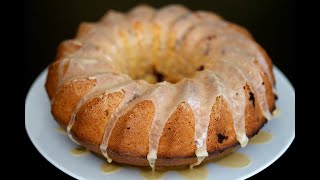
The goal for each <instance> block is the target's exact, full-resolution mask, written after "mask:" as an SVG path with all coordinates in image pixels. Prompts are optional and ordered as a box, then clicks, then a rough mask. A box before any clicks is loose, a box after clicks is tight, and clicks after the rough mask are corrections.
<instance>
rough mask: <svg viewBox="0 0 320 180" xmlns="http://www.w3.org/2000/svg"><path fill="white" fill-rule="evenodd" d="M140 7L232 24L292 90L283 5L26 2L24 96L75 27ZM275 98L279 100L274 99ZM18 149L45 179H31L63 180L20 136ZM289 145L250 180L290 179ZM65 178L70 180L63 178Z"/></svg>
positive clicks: (250, 1) (264, 1) (290, 31)
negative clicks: (184, 11) (198, 13)
mask: <svg viewBox="0 0 320 180" xmlns="http://www.w3.org/2000/svg"><path fill="white" fill-rule="evenodd" d="M141 3H146V4H149V5H152V6H154V7H161V6H164V5H167V4H172V3H179V4H184V5H185V6H187V7H188V8H190V9H193V10H197V9H198V10H209V11H214V12H216V13H218V14H220V15H221V16H222V17H224V18H225V19H227V20H229V21H232V22H235V23H238V24H240V25H242V26H244V27H246V28H248V29H249V31H250V32H251V33H252V34H253V36H254V38H255V39H256V41H257V42H258V43H260V44H261V45H262V46H263V47H264V48H265V49H266V51H267V52H268V54H269V55H270V57H271V59H272V60H273V62H274V64H275V65H276V66H277V67H279V68H280V69H281V71H282V72H283V73H284V74H285V75H286V76H287V77H288V79H289V80H290V81H291V83H292V84H293V85H294V86H295V83H296V82H295V78H294V71H295V69H294V63H295V52H294V48H295V36H294V8H295V7H294V4H293V3H292V1H287V0H282V1H278V0H259V1H257V0H242V1H240V0H234V1H231V0H224V1H222V0H216V1H214V0H211V1H208V2H206V1H200V0H198V1H181V2H179V1H167V0H162V1H159V2H156V1H132V0H131V1H129V0H127V1H124V0H116V1H106V0H100V1H81V0H65V1H61V0H56V1H35V0H33V1H28V2H26V3H25V11H24V18H25V19H24V22H25V28H24V37H25V43H26V44H25V51H24V52H25V63H24V65H25V66H24V67H25V70H24V78H25V86H24V92H25V94H26V93H27V91H28V89H29V87H30V86H31V84H32V82H33V81H34V80H35V78H36V77H37V76H38V75H39V73H40V72H41V71H42V70H43V69H45V68H46V67H47V66H48V65H49V64H50V62H51V61H52V60H53V58H54V57H55V53H56V48H57V46H58V44H59V43H60V42H61V41H62V40H65V39H71V38H73V37H74V35H75V32H76V30H77V27H78V25H79V24H80V22H83V21H97V20H98V19H99V18H100V17H101V16H102V15H104V14H105V12H106V11H107V10H108V9H116V10H120V11H127V10H129V9H130V8H132V7H133V6H135V5H137V4H141ZM280 98H281V97H280ZM23 142H24V145H25V147H26V150H27V151H28V156H27V158H28V160H27V161H32V162H34V164H35V167H34V168H35V169H37V171H40V172H46V173H40V174H36V173H31V172H30V174H27V175H31V176H32V177H42V178H46V177H56V178H57V177H59V178H68V177H69V176H68V175H66V174H64V173H63V172H61V171H60V170H58V169H57V168H55V167H54V166H53V165H51V164H50V163H49V162H48V161H46V160H45V159H44V158H43V157H42V156H41V155H40V154H39V153H38V152H37V151H36V149H35V148H34V146H33V145H32V144H31V141H30V140H29V139H28V137H27V135H26V133H25V136H24V141H23ZM295 149H296V148H295V143H293V144H292V145H291V146H290V148H289V149H288V150H287V152H286V153H285V154H284V155H283V156H282V157H281V158H280V159H278V160H277V161H276V162H275V163H273V164H272V165H271V166H270V167H268V168H267V169H266V170H264V171H262V172H261V173H259V174H257V175H256V176H254V177H253V179H255V178H259V179H261V178H275V177H278V176H279V175H283V176H285V175H286V174H290V173H292V172H290V167H293V165H294V155H293V153H294V152H295ZM69 178H70V177H69Z"/></svg>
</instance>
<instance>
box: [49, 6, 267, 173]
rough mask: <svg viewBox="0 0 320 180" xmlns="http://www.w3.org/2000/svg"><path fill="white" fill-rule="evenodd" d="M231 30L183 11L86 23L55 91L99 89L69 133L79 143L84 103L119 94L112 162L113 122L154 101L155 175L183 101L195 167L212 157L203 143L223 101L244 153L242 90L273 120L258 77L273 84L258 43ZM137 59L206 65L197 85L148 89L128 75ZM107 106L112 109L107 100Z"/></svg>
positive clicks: (145, 11) (151, 155)
mask: <svg viewBox="0 0 320 180" xmlns="http://www.w3.org/2000/svg"><path fill="white" fill-rule="evenodd" d="M228 25H229V24H228V23H227V22H225V21H222V19H221V18H220V17H219V16H217V15H214V14H212V13H208V12H204V11H198V12H195V13H192V12H190V11H189V10H187V9H186V8H184V7H182V6H179V5H172V6H168V7H164V8H162V9H160V10H159V11H155V10H154V9H153V8H151V7H148V6H138V7H136V8H134V9H132V10H131V11H130V12H129V13H128V15H124V14H122V13H119V12H116V11H109V12H108V13H107V15H106V16H104V17H103V18H102V19H101V21H100V23H86V24H83V25H82V26H81V31H79V33H78V36H77V38H78V39H77V42H79V44H78V45H79V46H81V47H80V49H79V50H77V51H76V52H74V53H71V54H68V55H66V56H65V57H64V58H63V59H62V60H61V61H60V64H59V70H58V73H59V77H58V79H59V82H58V88H59V87H60V86H61V85H62V84H64V83H66V82H70V81H72V80H74V81H77V80H85V79H88V80H92V81H95V86H94V87H93V88H92V89H91V90H90V91H89V92H88V93H87V94H85V95H84V96H83V97H82V98H81V100H80V101H79V102H78V103H77V105H76V107H75V108H74V111H73V114H72V117H71V120H70V122H69V124H68V127H67V132H68V135H69V137H70V138H71V139H72V140H74V138H73V137H72V134H71V129H72V126H73V124H74V123H75V121H76V115H77V112H78V111H79V110H80V108H81V107H82V106H83V105H84V104H85V103H86V102H87V101H89V100H90V99H92V98H94V97H97V96H98V95H101V94H110V93H114V92H120V93H122V94H123V95H124V98H123V99H122V101H121V102H120V104H119V106H118V107H116V109H115V110H114V112H112V113H111V117H110V118H109V120H108V122H107V124H106V127H105V131H104V135H103V139H102V141H101V145H100V150H101V152H102V154H103V155H104V156H105V157H106V158H107V159H108V162H111V161H112V159H111V158H110V157H109V156H108V153H107V152H108V142H109V139H110V136H111V134H112V130H113V128H114V127H115V125H116V123H117V122H118V120H119V119H120V117H122V116H123V115H124V114H126V113H127V112H128V111H130V110H131V109H132V108H133V107H134V106H136V105H137V104H138V103H141V102H142V101H145V100H150V101H151V102H152V103H153V105H154V107H155V114H154V117H153V121H152V125H151V128H150V130H149V152H148V155H147V159H148V161H149V164H150V166H151V167H152V169H153V170H154V168H155V163H156V160H157V153H158V146H159V141H160V138H161V135H162V132H163V129H164V127H165V125H166V122H167V121H168V119H169V118H170V116H171V115H172V113H173V112H174V111H175V110H176V109H177V107H178V106H179V105H180V104H181V103H183V102H186V103H188V105H189V106H190V108H191V109H192V112H193V114H194V120H195V132H194V141H195V144H196V148H197V149H196V151H195V155H196V157H197V159H198V160H197V162H196V163H195V164H192V165H191V167H193V166H195V165H199V164H200V163H201V162H202V161H203V160H204V159H205V158H206V157H207V156H208V151H207V145H206V140H207V132H208V126H209V123H210V118H211V117H210V115H211V110H212V105H213V104H214V103H215V101H216V99H217V98H218V97H221V98H223V99H224V100H225V101H226V103H227V105H228V108H229V109H230V111H231V114H232V117H233V122H234V130H235V134H236V138H237V140H238V142H239V143H240V144H241V146H242V147H244V146H246V144H247V142H248V138H247V136H246V132H245V106H246V104H245V102H246V100H245V90H244V86H245V85H246V84H248V85H249V86H250V89H251V90H252V91H253V92H254V95H256V97H257V100H258V101H257V102H258V104H259V107H260V108H261V110H262V112H263V115H264V116H265V117H266V118H267V119H270V117H271V113H270V111H269V107H268V102H267V99H266V89H265V86H264V85H263V84H262V83H263V79H262V76H261V71H262V70H263V71H265V72H266V73H267V75H268V78H269V80H270V82H271V83H272V78H271V77H272V72H271V71H270V69H269V67H268V64H267V62H266V60H265V59H264V57H263V55H262V54H261V53H260V51H258V47H257V45H256V44H255V42H253V41H252V40H250V39H248V38H246V37H244V36H243V35H242V34H241V33H239V32H236V31H234V30H230V29H228ZM155 29H157V30H159V31H157V30H155ZM208 37H210V38H208ZM132 47H136V49H135V48H132ZM150 47H152V52H150ZM197 47H200V48H197ZM203 48H208V53H206V54H204V53H203V51H202V50H203ZM137 58H138V59H139V58H141V59H144V60H145V61H147V62H146V64H147V65H148V63H149V64H150V63H156V62H155V61H154V59H159V58H167V59H168V60H175V61H177V62H180V63H181V64H183V63H184V64H187V63H189V62H191V61H198V58H202V59H207V62H206V64H205V70H203V71H200V72H196V73H195V76H194V78H193V79H186V78H184V79H182V80H180V81H179V82H178V83H176V84H171V83H169V82H161V83H157V84H155V85H151V84H148V83H146V82H145V81H142V80H132V79H131V78H130V77H129V76H127V75H124V74H129V71H130V69H132V68H133V66H136V64H137V63H136V64H134V63H132V62H131V60H132V59H137ZM256 62H258V63H259V64H258V63H256ZM138 65H140V64H138ZM252 67H255V68H252ZM186 68H193V67H191V66H187V67H186ZM120 72H121V73H120ZM53 101H54V100H53ZM103 101H104V103H105V104H106V103H107V102H106V98H105V99H103ZM74 141H75V140H74ZM75 142H76V141H75Z"/></svg>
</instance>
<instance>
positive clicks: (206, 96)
mask: <svg viewBox="0 0 320 180" xmlns="http://www.w3.org/2000/svg"><path fill="white" fill-rule="evenodd" d="M195 78H196V79H199V80H200V83H199V84H197V85H196V86H193V87H192V88H193V91H187V92H188V96H187V97H189V99H188V100H187V102H188V104H189V105H190V107H191V109H192V111H193V113H194V118H195V122H196V123H195V135H194V138H195V142H196V146H197V150H196V152H195V153H196V156H197V159H198V160H197V162H196V163H194V164H192V165H190V167H191V168H192V167H193V166H196V165H199V164H200V163H201V162H202V161H203V160H204V159H205V157H207V156H208V152H207V144H206V141H207V132H208V126H209V122H210V114H211V108H212V105H213V104H214V103H215V101H216V99H217V97H219V96H225V95H224V93H223V90H224V88H225V85H224V83H223V82H222V80H221V79H220V78H219V77H218V76H216V75H215V74H214V73H212V72H209V71H203V72H201V73H198V74H197V76H196V77H195ZM190 92H193V93H190Z"/></svg>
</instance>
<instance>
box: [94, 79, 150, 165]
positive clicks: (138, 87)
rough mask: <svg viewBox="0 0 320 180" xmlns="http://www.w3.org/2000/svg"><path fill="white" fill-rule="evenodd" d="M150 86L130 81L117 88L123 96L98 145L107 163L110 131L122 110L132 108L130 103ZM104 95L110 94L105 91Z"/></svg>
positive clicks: (109, 159) (141, 82) (122, 112)
mask: <svg viewBox="0 0 320 180" xmlns="http://www.w3.org/2000/svg"><path fill="white" fill-rule="evenodd" d="M150 86H151V85H149V84H148V83H146V82H145V81H131V82H130V83H129V84H125V85H123V86H120V87H118V88H117V89H116V90H113V91H119V90H121V91H122V93H123V94H124V95H125V96H124V98H123V100H122V101H121V103H120V104H119V106H118V107H117V108H116V109H115V111H114V112H113V113H112V115H111V117H110V119H109V121H108V123H107V126H106V128H105V131H104V135H103V139H102V142H101V145H100V150H101V152H102V154H103V155H104V156H105V157H106V158H107V160H108V162H109V163H111V162H112V159H111V158H110V157H109V156H108V149H107V148H108V143H109V139H110V136H111V133H112V130H113V128H114V126H115V125H116V123H117V122H118V120H119V119H120V117H121V116H122V115H123V114H124V112H125V111H124V110H125V109H128V107H129V108H131V107H132V104H131V103H130V102H134V103H135V101H134V99H136V98H138V97H140V96H141V95H142V94H144V92H145V91H147V90H148V89H149V88H150ZM106 93H110V92H108V91H106Z"/></svg>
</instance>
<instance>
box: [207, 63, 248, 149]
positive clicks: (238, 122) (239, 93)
mask: <svg viewBox="0 0 320 180" xmlns="http://www.w3.org/2000/svg"><path fill="white" fill-rule="evenodd" d="M208 69H210V70H212V71H213V72H214V73H216V74H217V75H218V76H219V77H220V78H221V79H222V80H223V82H225V83H224V84H225V85H226V88H225V89H224V90H225V93H224V95H225V97H224V98H226V101H227V104H228V106H229V108H230V110H231V112H232V117H233V125H234V130H235V134H236V137H237V140H238V142H239V143H240V145H241V147H244V146H246V145H247V143H248V137H247V135H246V130H245V116H244V115H245V105H246V104H245V103H246V101H245V91H244V89H243V88H244V86H245V85H246V79H245V77H244V75H243V73H242V72H241V71H239V69H238V68H235V67H234V65H233V64H232V63H230V62H227V63H226V62H225V61H224V62H223V61H216V62H215V63H213V64H211V66H209V67H208ZM213 72H212V73H213Z"/></svg>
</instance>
